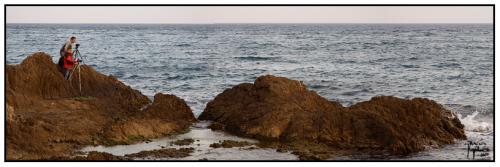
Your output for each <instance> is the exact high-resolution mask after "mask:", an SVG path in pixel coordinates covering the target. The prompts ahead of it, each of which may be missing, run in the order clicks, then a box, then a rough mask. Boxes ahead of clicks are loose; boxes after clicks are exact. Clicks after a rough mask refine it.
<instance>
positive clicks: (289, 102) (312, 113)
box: [198, 75, 466, 158]
mask: <svg viewBox="0 0 500 167" xmlns="http://www.w3.org/2000/svg"><path fill="white" fill-rule="evenodd" d="M198 119H200V120H212V121H214V124H216V125H217V126H213V127H217V128H215V129H223V130H225V131H228V132H231V133H233V134H237V135H240V136H245V137H251V138H256V139H260V141H266V142H268V141H270V142H279V143H281V144H279V145H280V146H279V147H290V149H292V150H295V152H304V151H303V150H299V147H296V146H298V145H304V143H313V144H319V145H324V146H327V147H329V148H331V149H329V150H369V151H370V150H371V151H373V150H377V151H383V152H388V153H391V154H408V153H411V152H416V151H421V150H423V149H424V148H425V147H426V146H440V145H443V144H450V143H453V142H454V140H455V139H465V138H466V136H465V135H464V130H463V125H462V124H461V123H460V121H459V120H458V118H457V117H456V116H455V115H454V114H453V113H452V112H451V111H449V110H447V109H445V108H444V107H443V106H442V105H440V104H438V103H436V102H434V101H432V100H428V99H424V98H414V99H411V100H405V99H400V98H396V97H390V96H380V97H374V98H372V99H371V100H369V101H365V102H361V103H358V104H355V105H353V106H350V107H343V106H342V105H341V104H339V103H338V102H334V101H328V100H326V99H325V98H323V97H320V96H319V95H317V94H316V93H315V92H314V91H309V90H307V88H306V86H305V85H304V84H303V83H301V82H299V81H294V80H290V79H287V78H283V77H275V76H271V75H267V76H261V77H259V78H257V79H256V81H255V82H254V83H253V84H251V83H243V84H240V85H237V86H235V87H233V88H231V89H228V90H225V91H224V92H223V93H221V94H219V95H217V96H216V97H215V99H214V100H212V101H211V102H209V103H208V104H207V106H206V108H205V110H204V111H203V113H202V114H201V115H200V116H199V118H198ZM287 143H288V144H287ZM311 148H314V146H308V148H307V149H311ZM318 148H319V149H321V150H322V151H320V152H322V153H324V152H325V151H324V148H325V147H323V146H321V147H318ZM306 152H315V151H314V150H308V151H306ZM322 158H327V156H322Z"/></svg>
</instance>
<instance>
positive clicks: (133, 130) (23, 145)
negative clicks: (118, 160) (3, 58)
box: [6, 53, 196, 160]
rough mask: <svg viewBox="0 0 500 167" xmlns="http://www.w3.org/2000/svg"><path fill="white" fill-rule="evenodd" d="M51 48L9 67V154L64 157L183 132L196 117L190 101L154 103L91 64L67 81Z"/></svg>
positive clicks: (159, 98)
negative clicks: (98, 146) (88, 147)
mask: <svg viewBox="0 0 500 167" xmlns="http://www.w3.org/2000/svg"><path fill="white" fill-rule="evenodd" d="M59 70H60V69H59V67H58V66H57V65H56V64H54V63H53V62H52V58H51V57H50V56H49V55H48V54H45V53H35V54H33V55H30V56H29V57H27V58H26V59H25V60H24V61H23V62H22V63H21V64H19V65H7V67H6V95H7V104H6V105H7V132H6V144H7V159H8V160H13V159H47V158H50V157H64V156H69V155H71V154H72V153H73V152H74V151H75V150H77V149H79V148H81V147H82V146H85V145H96V144H105V145H113V144H127V143H133V142H137V141H141V140H144V139H147V138H154V137H159V136H162V135H167V134H172V133H179V132H183V131H185V130H186V129H187V128H189V125H190V124H191V123H193V122H196V118H195V117H194V115H193V114H192V112H191V109H190V108H189V107H188V106H187V104H186V103H185V102H184V100H182V99H180V98H178V97H176V96H174V95H165V94H156V95H155V99H154V102H153V103H152V104H151V105H148V104H150V103H151V101H150V100H149V99H148V98H147V97H146V96H144V95H142V94H141V93H140V92H139V91H137V90H134V89H132V88H130V87H129V86H126V85H124V84H123V83H122V82H120V81H118V80H117V79H116V78H114V77H112V76H105V75H103V74H100V73H99V72H97V71H95V70H94V69H93V68H92V67H90V66H87V65H82V66H81V85H82V91H81V93H80V91H79V86H78V79H77V77H78V73H75V75H73V77H72V80H71V81H66V80H65V79H64V77H63V75H62V73H61V72H60V71H59Z"/></svg>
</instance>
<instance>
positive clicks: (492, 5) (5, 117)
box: [3, 4, 496, 162]
mask: <svg viewBox="0 0 500 167" xmlns="http://www.w3.org/2000/svg"><path fill="white" fill-rule="evenodd" d="M8 6H34V7H37V6H116V7H120V6H142V7H147V6H149V7H155V6H207V7H209V6H316V7H319V6H368V7H369V6H391V7H393V6H400V7H403V6H450V7H452V6H491V7H493V159H492V160H322V161H304V160H208V161H206V160H125V161H117V160H110V161H104V160H94V161H84V160H7V147H6V146H7V135H6V134H7V112H6V111H7V93H6V92H5V91H6V90H7V86H6V85H7V82H6V77H5V76H6V69H7V7H8ZM14 24H17V23H14ZM130 24H132V23H130ZM266 24H267V23H266ZM339 24H342V23H339ZM437 24H439V23H437ZM474 24H475V23H474ZM486 24H490V23H486ZM4 48H5V50H4V92H5V94H4V121H3V122H4V143H3V144H4V162H495V155H496V154H495V151H496V150H495V4H4Z"/></svg>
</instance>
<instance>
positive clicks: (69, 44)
mask: <svg viewBox="0 0 500 167" xmlns="http://www.w3.org/2000/svg"><path fill="white" fill-rule="evenodd" d="M74 43H76V37H75V36H71V37H69V38H68V41H66V43H64V45H63V46H62V47H61V50H59V55H60V56H61V57H60V58H59V61H58V62H57V64H59V66H60V67H61V68H63V66H64V56H66V55H67V54H68V49H72V44H74ZM69 52H71V51H69Z"/></svg>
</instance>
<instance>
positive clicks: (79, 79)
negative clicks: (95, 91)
mask: <svg viewBox="0 0 500 167" xmlns="http://www.w3.org/2000/svg"><path fill="white" fill-rule="evenodd" d="M78 84H79V88H80V95H82V79H81V73H80V64H78Z"/></svg>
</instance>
